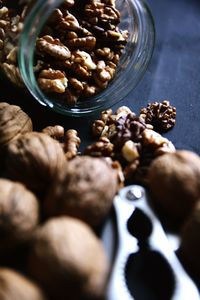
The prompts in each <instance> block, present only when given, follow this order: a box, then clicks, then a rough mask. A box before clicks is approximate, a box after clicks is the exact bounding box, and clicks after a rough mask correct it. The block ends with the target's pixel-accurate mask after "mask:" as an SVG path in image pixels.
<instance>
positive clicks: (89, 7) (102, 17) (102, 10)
mask: <svg viewBox="0 0 200 300" xmlns="http://www.w3.org/2000/svg"><path fill="white" fill-rule="evenodd" d="M91 2H92V3H91V4H86V5H85V8H84V13H85V15H86V18H87V19H88V21H89V22H91V23H94V18H95V25H96V24H101V25H103V26H104V27H106V25H107V23H109V24H115V25H116V24H118V23H119V21H120V13H119V11H118V10H117V9H116V8H115V7H113V6H110V5H106V4H105V3H101V2H97V1H91Z"/></svg>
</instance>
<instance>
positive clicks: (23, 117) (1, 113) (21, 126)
mask: <svg viewBox="0 0 200 300" xmlns="http://www.w3.org/2000/svg"><path fill="white" fill-rule="evenodd" d="M32 129H33V125H32V121H31V119H30V118H29V116H28V115H27V114H26V113H25V112H24V111H23V110H22V109H21V108H20V107H19V106H17V105H10V104H8V103H6V102H1V103H0V148H2V147H3V146H5V145H7V144H8V143H9V142H11V141H12V140H14V139H16V138H18V137H20V135H21V134H24V133H26V132H30V131H32Z"/></svg>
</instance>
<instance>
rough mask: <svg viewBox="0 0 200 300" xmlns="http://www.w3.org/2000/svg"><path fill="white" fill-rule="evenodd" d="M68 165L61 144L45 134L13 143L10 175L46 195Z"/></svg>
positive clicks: (9, 152) (9, 156) (9, 154)
mask: <svg viewBox="0 0 200 300" xmlns="http://www.w3.org/2000/svg"><path fill="white" fill-rule="evenodd" d="M65 163H66V159H65V155H64V152H63V149H62V147H61V145H60V144H59V142H57V141H56V140H54V139H53V138H51V137H50V136H48V135H46V134H44V133H39V132H31V133H27V134H24V135H23V136H21V137H20V138H18V139H17V140H14V141H13V142H11V143H10V144H9V146H8V150H7V156H6V173H7V176H8V177H9V178H11V179H13V180H17V181H20V182H22V183H24V184H25V185H26V186H27V187H28V188H29V189H30V190H33V191H34V192H36V193H39V194H40V195H41V196H42V195H43V194H44V193H45V191H46V190H47V189H48V188H49V187H50V186H51V184H52V183H53V182H54V180H55V177H56V176H57V175H58V173H59V172H60V170H61V169H62V168H63V166H64V164H65Z"/></svg>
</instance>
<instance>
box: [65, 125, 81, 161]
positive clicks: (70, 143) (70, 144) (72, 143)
mask: <svg viewBox="0 0 200 300" xmlns="http://www.w3.org/2000/svg"><path fill="white" fill-rule="evenodd" d="M77 134H78V133H77V131H76V130H74V129H69V130H67V132H66V134H65V141H64V152H65V156H66V158H67V159H72V158H74V157H75V156H76V155H77V153H78V148H79V146H80V143H81V140H80V138H79V137H78V135H77Z"/></svg>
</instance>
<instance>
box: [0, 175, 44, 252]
mask: <svg viewBox="0 0 200 300" xmlns="http://www.w3.org/2000/svg"><path fill="white" fill-rule="evenodd" d="M38 223H39V204H38V200H37V198H36V196H35V195H34V194H33V193H32V192H30V191H29V190H27V189H26V188H25V186H23V185H22V184H21V183H16V182H12V181H10V180H7V179H0V253H1V254H2V253H5V252H6V251H7V250H11V249H13V247H15V246H17V245H18V244H20V243H23V242H25V241H26V240H27V239H29V237H30V235H31V233H32V232H33V231H34V230H35V228H36V226H37V224H38Z"/></svg>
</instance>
